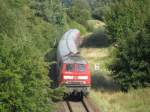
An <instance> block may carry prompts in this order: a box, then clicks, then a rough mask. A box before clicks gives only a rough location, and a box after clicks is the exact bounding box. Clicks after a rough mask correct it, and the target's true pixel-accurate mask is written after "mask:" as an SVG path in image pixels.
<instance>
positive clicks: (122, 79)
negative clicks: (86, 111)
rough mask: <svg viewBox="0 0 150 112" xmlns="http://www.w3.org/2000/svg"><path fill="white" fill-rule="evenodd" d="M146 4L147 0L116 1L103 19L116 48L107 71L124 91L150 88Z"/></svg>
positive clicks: (149, 46)
mask: <svg viewBox="0 0 150 112" xmlns="http://www.w3.org/2000/svg"><path fill="white" fill-rule="evenodd" d="M149 5H150V2H149V0H140V1H138V0H126V1H116V2H115V3H114V4H113V5H112V6H111V11H110V12H109V13H107V16H106V22H107V28H108V31H109V34H110V36H111V37H110V40H111V42H112V43H115V46H116V47H117V48H116V50H115V53H116V55H115V57H114V60H113V63H112V64H111V66H110V69H111V70H112V73H113V75H112V76H113V77H114V79H115V81H116V82H117V83H118V84H119V85H120V86H121V88H122V89H123V90H125V91H127V90H128V89H129V88H130V87H134V88H137V87H145V86H149V85H150V61H149V58H150V44H149V43H150V30H149V28H148V27H147V26H149V20H150V19H149V15H150V14H149V12H150V7H149Z"/></svg>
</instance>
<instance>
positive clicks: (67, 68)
mask: <svg viewBox="0 0 150 112" xmlns="http://www.w3.org/2000/svg"><path fill="white" fill-rule="evenodd" d="M73 70H74V66H73V64H67V65H66V71H73Z"/></svg>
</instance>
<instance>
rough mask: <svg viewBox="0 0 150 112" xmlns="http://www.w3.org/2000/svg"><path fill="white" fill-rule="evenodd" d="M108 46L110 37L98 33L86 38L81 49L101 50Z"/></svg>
mask: <svg viewBox="0 0 150 112" xmlns="http://www.w3.org/2000/svg"><path fill="white" fill-rule="evenodd" d="M108 45H109V44H108V36H107V35H106V34H104V32H97V33H93V34H91V35H89V36H88V37H85V38H84V39H83V41H82V45H81V47H86V48H89V47H90V48H91V47H93V48H95V47H97V48H99V47H107V46H108Z"/></svg>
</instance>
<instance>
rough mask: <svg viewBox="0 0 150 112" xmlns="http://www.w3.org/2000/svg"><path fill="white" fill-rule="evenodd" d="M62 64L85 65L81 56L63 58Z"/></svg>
mask: <svg viewBox="0 0 150 112" xmlns="http://www.w3.org/2000/svg"><path fill="white" fill-rule="evenodd" d="M63 62H64V63H78V64H87V62H86V61H85V59H84V58H82V57H81V56H66V57H64V58H63Z"/></svg>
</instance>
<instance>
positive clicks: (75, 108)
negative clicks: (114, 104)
mask: <svg viewBox="0 0 150 112" xmlns="http://www.w3.org/2000/svg"><path fill="white" fill-rule="evenodd" d="M63 103H64V104H63V105H64V109H65V112H94V111H93V110H92V108H91V106H90V105H89V104H88V102H87V99H86V98H83V100H80V101H70V100H66V101H64V102H63ZM62 112H63V111H62Z"/></svg>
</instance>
